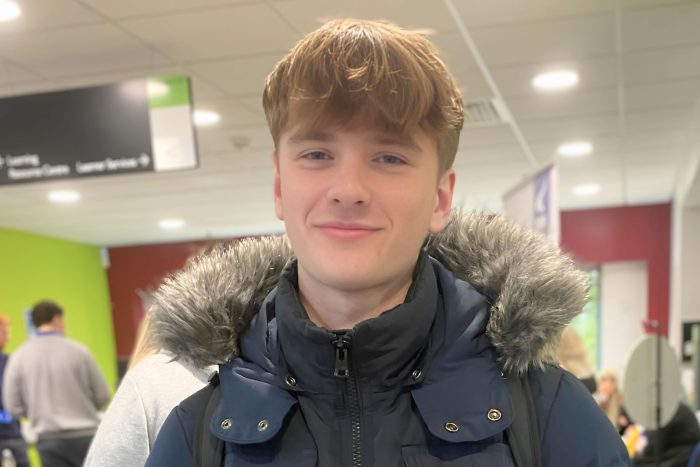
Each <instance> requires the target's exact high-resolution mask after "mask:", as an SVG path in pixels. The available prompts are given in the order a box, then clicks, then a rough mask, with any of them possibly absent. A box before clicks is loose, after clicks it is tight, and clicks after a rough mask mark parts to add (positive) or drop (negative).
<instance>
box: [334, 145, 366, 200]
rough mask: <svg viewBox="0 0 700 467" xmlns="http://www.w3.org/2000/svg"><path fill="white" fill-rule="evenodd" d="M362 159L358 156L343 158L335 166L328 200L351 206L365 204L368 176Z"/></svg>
mask: <svg viewBox="0 0 700 467" xmlns="http://www.w3.org/2000/svg"><path fill="white" fill-rule="evenodd" d="M368 175H369V174H368V173H367V169H366V167H365V164H364V161H362V160H361V159H360V158H359V157H358V158H344V159H343V160H341V161H340V162H339V163H338V165H337V166H336V170H335V173H334V174H333V180H332V181H331V187H330V189H329V190H328V198H329V200H330V201H331V202H332V203H334V204H338V205H344V206H353V205H361V204H366V203H367V202H368V201H369V199H370V191H369V187H368V182H369V177H368Z"/></svg>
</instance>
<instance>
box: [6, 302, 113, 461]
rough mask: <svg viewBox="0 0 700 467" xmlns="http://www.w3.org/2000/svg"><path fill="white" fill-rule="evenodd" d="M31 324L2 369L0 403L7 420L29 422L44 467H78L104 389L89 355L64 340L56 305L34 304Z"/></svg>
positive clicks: (106, 391) (105, 392)
mask: <svg viewBox="0 0 700 467" xmlns="http://www.w3.org/2000/svg"><path fill="white" fill-rule="evenodd" d="M32 322H33V323H34V326H35V327H36V336H35V337H33V338H31V339H30V340H29V341H27V342H25V343H24V344H22V345H21V346H20V347H19V348H18V349H17V350H16V351H15V353H14V354H13V355H12V358H11V359H10V361H9V363H8V365H7V369H6V372H5V378H4V382H3V383H4V386H3V394H2V399H3V404H4V405H5V409H6V410H7V411H8V412H9V413H10V415H12V416H13V417H15V418H18V417H27V418H28V419H29V422H30V424H31V427H32V430H33V431H34V432H35V433H36V434H37V437H38V441H37V450H38V451H39V456H40V457H41V463H42V464H43V465H44V467H80V466H81V465H82V463H83V459H84V458H85V454H86V453H87V450H88V447H89V446H90V441H91V440H92V437H93V435H94V434H95V431H96V430H97V425H98V424H99V416H98V411H99V410H100V408H102V407H103V406H104V405H105V404H106V403H107V402H108V401H109V398H110V393H109V389H108V387H107V383H106V381H105V379H104V377H103V376H102V373H101V372H100V370H99V368H98V366H97V362H95V359H94V358H93V357H92V355H91V354H90V352H89V350H88V349H87V348H86V347H85V346H84V345H82V344H80V343H78V342H75V341H73V340H71V339H68V338H67V337H65V336H64V322H63V310H62V309H61V307H60V306H59V305H58V304H56V303H54V302H52V301H48V300H44V301H41V302H39V303H37V304H36V305H34V307H33V308H32Z"/></svg>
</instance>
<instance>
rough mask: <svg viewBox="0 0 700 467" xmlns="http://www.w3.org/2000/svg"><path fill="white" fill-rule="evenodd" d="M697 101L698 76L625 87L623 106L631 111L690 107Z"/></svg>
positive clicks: (698, 98) (699, 85)
mask: <svg viewBox="0 0 700 467" xmlns="http://www.w3.org/2000/svg"><path fill="white" fill-rule="evenodd" d="M699 59H700V57H699ZM698 102H700V76H699V77H698V78H696V79H688V80H681V81H670V82H662V83H653V84H640V85H634V86H627V87H626V88H625V108H627V109H629V110H631V111H635V110H649V109H654V108H668V107H682V106H688V107H692V106H694V105H696V103H698Z"/></svg>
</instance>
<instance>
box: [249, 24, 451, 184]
mask: <svg viewBox="0 0 700 467" xmlns="http://www.w3.org/2000/svg"><path fill="white" fill-rule="evenodd" d="M263 108H264V109H265V116H266V118H267V123H268V126H269V127H270V132H271V133H272V138H273V140H274V142H275V147H278V145H279V139H280V135H281V134H282V133H283V132H284V131H285V130H287V129H289V127H290V126H291V124H292V115H293V124H294V125H299V127H300V128H299V131H301V132H302V133H309V132H311V130H312V129H318V128H319V127H321V128H324V127H328V126H329V125H337V126H340V127H354V128H358V127H362V128H364V127H370V126H372V127H379V128H381V129H383V130H385V131H388V132H394V133H397V134H401V135H407V134H408V133H409V132H411V131H413V130H414V129H416V128H421V129H423V130H424V131H426V132H427V133H428V134H429V135H430V136H432V137H433V138H435V141H436V143H437V149H438V157H439V167H440V174H442V173H443V172H444V171H445V170H447V169H448V168H450V167H451V166H452V164H453V162H454V158H455V153H456V152H457V145H458V144H459V134H460V131H461V130H462V125H463V123H464V108H463V104H462V97H461V93H460V91H459V89H458V88H457V85H456V83H455V81H454V78H453V77H452V75H451V74H450V72H449V71H448V70H447V67H446V66H445V64H444V63H443V62H442V61H441V60H440V58H439V57H438V55H437V51H436V50H435V48H434V47H433V45H432V44H431V43H430V41H428V39H427V38H426V37H425V35H424V34H421V33H419V32H415V31H409V30H406V29H403V28H400V27H398V26H396V25H394V24H391V23H388V22H383V21H363V20H354V19H346V20H334V21H330V22H328V23H326V24H325V25H324V26H322V27H321V28H319V29H317V30H316V31H314V32H312V33H310V34H309V35H307V36H306V37H304V38H303V39H302V40H301V41H300V42H299V43H297V44H296V46H294V48H292V50H291V51H289V53H287V55H285V56H284V57H283V58H282V60H280V61H279V62H278V63H277V65H276V66H275V69H274V70H273V71H272V73H270V75H269V76H268V78H267V83H266V85H265V90H264V92H263Z"/></svg>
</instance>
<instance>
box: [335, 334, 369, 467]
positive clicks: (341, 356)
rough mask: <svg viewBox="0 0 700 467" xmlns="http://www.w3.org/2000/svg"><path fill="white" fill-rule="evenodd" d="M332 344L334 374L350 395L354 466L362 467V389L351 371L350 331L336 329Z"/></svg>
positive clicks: (349, 406)
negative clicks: (342, 381)
mask: <svg viewBox="0 0 700 467" xmlns="http://www.w3.org/2000/svg"><path fill="white" fill-rule="evenodd" d="M333 334H334V335H333V337H332V338H331V344H333V347H334V348H335V369H334V371H333V374H334V375H335V376H336V377H338V378H342V379H344V380H345V388H346V391H347V396H348V409H349V412H350V422H351V427H352V429H351V433H352V466H353V467H362V443H361V436H360V433H361V432H360V391H359V388H358V382H357V378H356V377H355V375H354V374H353V373H352V372H351V371H350V364H349V363H350V358H349V356H350V341H351V339H352V335H351V334H350V332H349V331H334V332H333Z"/></svg>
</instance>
